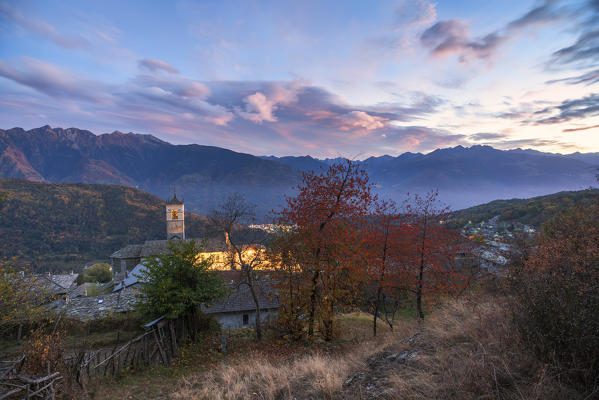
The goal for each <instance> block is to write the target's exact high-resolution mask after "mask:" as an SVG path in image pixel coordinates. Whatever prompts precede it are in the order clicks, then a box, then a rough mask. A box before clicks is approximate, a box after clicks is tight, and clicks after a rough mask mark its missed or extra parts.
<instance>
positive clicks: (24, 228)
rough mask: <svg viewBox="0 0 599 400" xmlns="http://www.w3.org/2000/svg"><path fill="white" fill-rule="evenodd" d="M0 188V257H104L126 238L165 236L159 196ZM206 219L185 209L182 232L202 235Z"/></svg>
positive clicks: (94, 188)
mask: <svg viewBox="0 0 599 400" xmlns="http://www.w3.org/2000/svg"><path fill="white" fill-rule="evenodd" d="M0 193H3V194H4V196H5V200H4V201H3V202H2V203H0V259H7V258H13V257H16V261H17V262H19V263H25V264H30V265H31V266H32V268H33V269H34V270H36V271H41V270H54V271H58V270H67V269H71V268H76V267H78V266H81V265H83V264H85V263H86V262H89V261H93V260H107V259H108V257H109V256H110V254H112V253H113V252H114V251H116V250H118V249H119V248H121V247H123V246H124V245H126V244H128V243H139V242H141V241H144V240H150V239H163V238H165V237H166V226H165V222H164V201H163V200H161V199H159V198H158V197H156V196H154V195H151V194H149V193H146V192H143V191H141V190H138V189H134V188H130V187H125V186H117V185H100V184H84V183H78V184H69V183H60V184H51V183H42V182H31V181H27V180H25V179H0ZM205 222H206V221H205V219H204V218H203V217H201V216H199V215H197V214H192V213H187V214H186V216H185V228H186V232H187V235H188V236H189V237H203V236H205V235H206V223H205Z"/></svg>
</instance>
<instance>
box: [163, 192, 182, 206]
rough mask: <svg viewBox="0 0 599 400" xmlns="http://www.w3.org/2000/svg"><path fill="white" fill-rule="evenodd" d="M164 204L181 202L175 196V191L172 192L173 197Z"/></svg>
mask: <svg viewBox="0 0 599 400" xmlns="http://www.w3.org/2000/svg"><path fill="white" fill-rule="evenodd" d="M166 204H183V202H182V201H181V200H179V199H178V198H177V193H176V192H175V193H173V198H172V199H170V200H167V201H166Z"/></svg>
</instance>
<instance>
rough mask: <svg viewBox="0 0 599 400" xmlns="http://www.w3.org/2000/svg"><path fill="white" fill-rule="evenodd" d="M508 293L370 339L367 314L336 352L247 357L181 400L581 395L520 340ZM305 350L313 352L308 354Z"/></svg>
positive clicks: (192, 387)
mask: <svg viewBox="0 0 599 400" xmlns="http://www.w3.org/2000/svg"><path fill="white" fill-rule="evenodd" d="M505 310H506V306H505V304H504V302H503V301H502V300H501V299H498V298H496V297H494V298H489V297H487V298H486V299H485V300H484V301H480V302H476V301H473V300H469V301H466V300H463V301H456V302H450V303H449V304H447V305H446V306H445V307H443V308H441V309H439V310H436V311H435V312H433V313H432V315H431V316H430V317H429V318H428V319H427V320H426V321H425V322H424V323H422V324H420V325H419V324H418V323H417V322H415V321H411V322H410V321H407V322H404V323H402V324H401V325H400V327H399V329H396V332H393V333H391V332H385V333H384V334H383V335H381V336H380V337H379V338H377V339H376V340H373V339H372V338H370V339H366V336H365V335H367V326H368V325H367V321H368V319H366V318H364V316H361V315H353V316H349V317H348V318H347V320H346V321H345V322H344V323H345V324H347V325H348V326H352V327H354V329H353V330H352V329H350V330H349V332H353V333H350V334H349V336H350V337H346V338H345V340H351V336H354V337H355V342H354V344H353V345H351V346H345V347H342V348H341V349H340V350H339V351H337V352H332V353H327V352H323V351H314V352H308V353H307V354H305V353H304V354H302V355H297V353H295V355H292V356H287V357H279V358H277V357H271V356H270V355H268V354H264V353H262V354H260V355H255V354H251V353H250V354H247V355H245V356H244V357H243V358H240V359H238V360H235V361H234V362H230V363H225V362H223V363H221V364H219V365H217V366H216V367H215V368H214V369H212V370H211V371H208V372H205V373H201V374H194V375H191V376H188V377H186V378H185V379H183V380H182V381H181V382H180V385H179V387H178V389H177V390H176V391H175V392H174V393H173V394H172V395H171V397H172V398H174V399H211V400H212V399H214V400H220V399H223V400H225V399H226V400H232V399H297V400H301V399H368V398H372V399H373V398H377V399H506V400H507V399H566V398H567V399H577V398H581V396H580V395H579V394H578V393H577V392H575V391H574V390H572V389H570V388H567V387H565V386H563V385H560V383H559V381H558V379H557V378H558V377H557V376H556V374H555V373H552V372H551V368H549V366H547V365H544V364H542V363H540V362H538V361H537V360H536V359H535V358H534V357H533V356H532V355H531V354H530V353H529V352H528V351H527V350H526V349H525V348H523V347H522V346H521V345H520V344H519V343H521V341H520V338H519V337H518V336H517V334H516V333H515V330H514V329H513V327H512V325H511V318H510V316H509V314H508V313H507V312H506V311H505ZM306 351H308V350H306Z"/></svg>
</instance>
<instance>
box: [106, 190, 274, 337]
mask: <svg viewBox="0 0 599 400" xmlns="http://www.w3.org/2000/svg"><path fill="white" fill-rule="evenodd" d="M165 210H166V215H165V217H166V239H163V240H147V241H145V242H144V243H141V244H130V245H127V246H125V247H123V248H122V249H120V250H118V251H116V252H114V253H113V254H112V255H111V256H110V259H111V264H112V271H113V276H114V284H115V285H114V289H113V293H117V292H121V291H126V290H131V289H133V290H135V287H136V286H137V285H140V284H143V282H140V281H139V280H138V278H137V275H138V274H139V273H140V272H141V270H143V269H144V268H146V267H145V265H144V264H143V260H144V259H145V258H146V257H155V256H157V255H158V254H161V253H165V252H168V246H169V242H170V241H172V240H192V239H187V238H186V237H185V204H184V202H183V201H181V200H179V199H178V198H177V195H176V194H174V195H173V197H172V198H171V199H169V200H167V201H166V205H165ZM198 240H199V241H201V242H202V243H203V245H204V252H202V253H200V254H199V256H201V257H205V258H209V257H210V258H212V260H213V268H214V269H216V270H218V271H219V272H220V273H222V274H223V276H224V277H225V279H227V280H228V281H229V282H230V283H229V284H228V286H229V287H230V289H231V293H230V295H229V296H228V297H227V298H226V299H224V300H222V301H219V302H215V303H214V304H212V305H210V306H209V307H202V311H203V312H205V313H206V314H211V315H213V316H214V317H215V318H216V319H217V320H218V321H219V323H220V324H221V327H222V328H223V329H238V328H249V327H252V326H253V325H254V324H255V304H254V302H253V299H252V297H251V293H250V291H249V288H248V287H247V285H238V284H234V281H235V279H234V278H235V274H236V271H234V270H232V268H231V262H230V252H229V250H228V241H227V238H226V237H223V238H222V239H220V238H209V239H198ZM249 251H264V250H263V249H260V248H256V249H250V250H249ZM232 278H233V279H232ZM257 289H258V290H257V293H258V297H259V301H260V304H261V306H260V310H261V319H262V320H263V321H264V322H267V321H269V320H272V319H274V318H275V317H276V315H277V311H278V308H279V300H278V297H277V296H276V289H275V288H274V286H273V285H272V284H271V283H270V282H267V281H264V282H258V284H257Z"/></svg>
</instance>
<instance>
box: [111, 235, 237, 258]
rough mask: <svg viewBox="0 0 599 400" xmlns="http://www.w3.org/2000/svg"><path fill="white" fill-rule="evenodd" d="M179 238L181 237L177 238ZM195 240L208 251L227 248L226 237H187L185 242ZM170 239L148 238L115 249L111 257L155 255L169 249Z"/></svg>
mask: <svg viewBox="0 0 599 400" xmlns="http://www.w3.org/2000/svg"><path fill="white" fill-rule="evenodd" d="M176 240H179V239H176ZM191 240H195V241H196V242H198V243H200V244H203V246H202V247H203V248H204V250H205V251H207V252H213V251H224V249H225V248H226V246H225V241H224V239H220V238H209V239H185V240H184V241H185V242H189V241H191ZM169 242H170V241H169V240H146V241H145V242H144V243H143V244H130V245H127V246H125V247H123V248H122V249H120V250H118V251H115V252H114V253H112V255H111V256H110V257H111V258H140V259H142V258H144V257H153V256H157V255H158V254H161V253H166V252H167V251H168V246H169Z"/></svg>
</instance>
